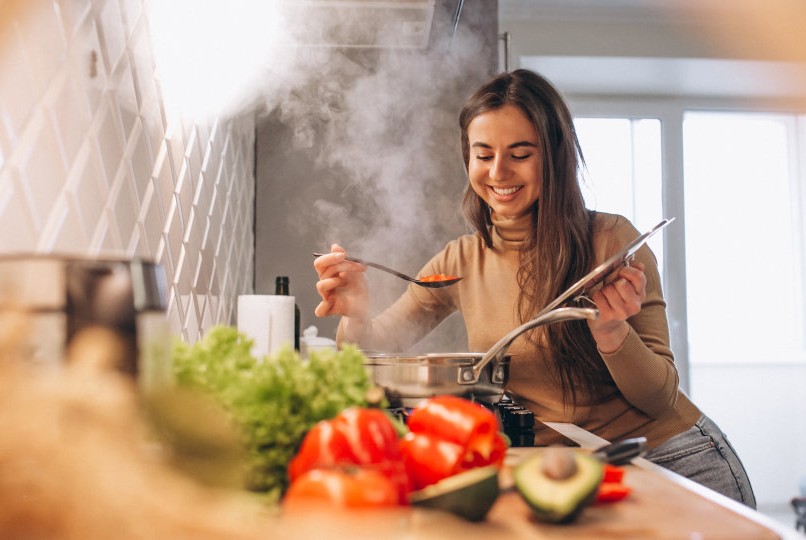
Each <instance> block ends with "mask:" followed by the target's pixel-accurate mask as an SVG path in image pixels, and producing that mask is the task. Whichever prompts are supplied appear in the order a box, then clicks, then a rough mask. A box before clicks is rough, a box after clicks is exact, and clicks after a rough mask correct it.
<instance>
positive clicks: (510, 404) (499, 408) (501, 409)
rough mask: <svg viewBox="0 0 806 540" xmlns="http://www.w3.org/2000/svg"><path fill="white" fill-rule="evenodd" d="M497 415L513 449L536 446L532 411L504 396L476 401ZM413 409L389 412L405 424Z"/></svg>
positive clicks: (397, 409) (394, 408)
mask: <svg viewBox="0 0 806 540" xmlns="http://www.w3.org/2000/svg"><path fill="white" fill-rule="evenodd" d="M475 401H476V402H477V403H479V404H481V405H484V406H485V407H486V408H487V409H489V410H490V411H492V412H493V413H495V416H496V418H497V419H498V426H499V429H500V430H501V431H502V432H503V433H504V435H506V436H507V437H508V438H509V440H510V445H511V446H513V447H530V446H534V445H535V432H534V427H535V416H534V413H532V411H530V410H529V409H527V408H525V407H522V406H520V405H518V404H517V403H515V402H514V401H513V400H512V399H510V398H509V397H508V396H504V397H503V398H501V400H500V401H498V402H497V403H488V402H486V401H482V400H475ZM411 411H412V407H392V408H390V409H389V412H390V413H392V415H393V416H395V418H397V419H398V420H399V421H401V422H403V423H404V424H405V423H406V421H407V420H408V418H409V414H411Z"/></svg>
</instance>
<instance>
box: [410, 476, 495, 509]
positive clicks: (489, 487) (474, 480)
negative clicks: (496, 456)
mask: <svg viewBox="0 0 806 540" xmlns="http://www.w3.org/2000/svg"><path fill="white" fill-rule="evenodd" d="M498 493H499V485H498V467H495V466H486V467H479V468H476V469H471V470H469V471H466V472H461V473H459V474H455V475H453V476H449V477H448V478H445V479H444V480H440V481H439V482H437V483H436V484H432V485H430V486H427V487H425V488H423V489H421V490H419V491H415V492H414V493H412V494H411V504H412V505H413V506H419V507H423V508H433V509H436V510H443V511H446V512H450V513H452V514H454V515H457V516H459V517H462V518H464V519H466V520H468V521H482V520H483V519H484V518H485V517H486V516H487V512H489V511H490V508H492V506H493V504H494V503H495V501H496V499H497V498H498Z"/></svg>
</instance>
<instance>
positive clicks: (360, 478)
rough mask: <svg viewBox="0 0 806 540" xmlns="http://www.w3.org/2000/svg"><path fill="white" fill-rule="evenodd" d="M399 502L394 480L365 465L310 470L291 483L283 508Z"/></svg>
mask: <svg viewBox="0 0 806 540" xmlns="http://www.w3.org/2000/svg"><path fill="white" fill-rule="evenodd" d="M398 503H399V500H398V491H397V486H396V485H395V483H394V482H392V480H390V479H389V478H387V477H386V476H385V475H383V474H382V473H381V472H379V471H376V470H374V469H369V468H366V467H338V468H333V469H311V470H310V471H308V472H306V473H304V474H302V475H301V476H300V477H299V478H297V479H296V480H295V481H294V482H293V483H292V484H291V487H289V488H288V491H286V494H285V497H284V498H283V508H285V509H286V510H289V511H294V510H297V509H307V508H310V507H311V506H315V505H319V504H325V505H328V506H339V507H348V508H368V507H378V506H394V505H397V504H398Z"/></svg>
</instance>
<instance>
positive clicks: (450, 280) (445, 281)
mask: <svg viewBox="0 0 806 540" xmlns="http://www.w3.org/2000/svg"><path fill="white" fill-rule="evenodd" d="M313 255H314V257H321V256H323V255H326V254H325V253H314V254H313ZM344 260H345V261H351V262H357V263H359V264H363V265H364V266H371V267H373V268H377V269H378V270H383V271H384V272H388V273H390V274H392V275H393V276H397V277H399V278H400V279H405V280H406V281H410V282H412V283H414V284H415V285H419V286H420V287H428V288H430V289H439V288H442V287H447V286H448V285H453V284H454V283H456V282H458V281H461V279H462V278H460V277H447V278H441V277H440V275H439V274H436V275H434V276H423V277H421V278H419V279H417V278H413V277H411V276H407V275H406V274H403V273H401V272H398V271H397V270H392V269H391V268H389V267H386V266H384V265H382V264H378V263H375V262H370V261H365V260H364V259H359V258H358V257H344Z"/></svg>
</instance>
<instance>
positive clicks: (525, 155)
mask: <svg viewBox="0 0 806 540" xmlns="http://www.w3.org/2000/svg"><path fill="white" fill-rule="evenodd" d="M531 155H532V154H523V155H515V154H513V155H512V159H517V160H518V161H523V160H524V159H529V157H531Z"/></svg>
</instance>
